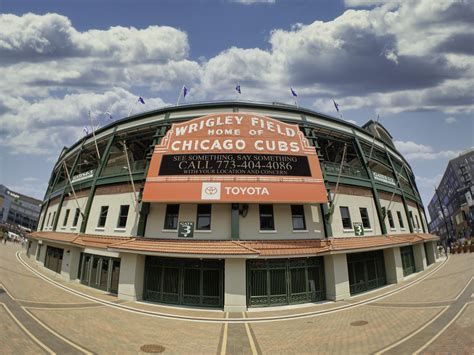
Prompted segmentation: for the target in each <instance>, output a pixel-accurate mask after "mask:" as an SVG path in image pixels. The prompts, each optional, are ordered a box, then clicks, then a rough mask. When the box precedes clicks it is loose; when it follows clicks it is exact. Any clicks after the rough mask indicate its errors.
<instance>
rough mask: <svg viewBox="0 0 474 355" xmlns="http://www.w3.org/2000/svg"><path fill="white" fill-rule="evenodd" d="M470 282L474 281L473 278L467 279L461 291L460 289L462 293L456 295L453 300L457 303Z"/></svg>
mask: <svg viewBox="0 0 474 355" xmlns="http://www.w3.org/2000/svg"><path fill="white" fill-rule="evenodd" d="M472 280H474V276H473V277H471V278H470V279H469V281H468V282H467V284H466V286H464V287H463V289H462V291H461V292H459V293H458V295H457V296H456V298H455V299H454V300H455V301H457V300H458V299H459V297H461V295H462V294H463V293H464V291H466V288H468V287H469V285H470V284H471V282H472Z"/></svg>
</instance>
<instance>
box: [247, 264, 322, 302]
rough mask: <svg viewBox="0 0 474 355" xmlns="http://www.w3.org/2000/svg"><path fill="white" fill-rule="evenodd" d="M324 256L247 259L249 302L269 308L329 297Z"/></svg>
mask: <svg viewBox="0 0 474 355" xmlns="http://www.w3.org/2000/svg"><path fill="white" fill-rule="evenodd" d="M323 264H324V263H323V258H318V257H316V258H297V259H267V260H249V261H247V277H248V283H247V303H248V305H249V307H255V306H256V307H265V306H276V305H285V304H296V303H305V302H315V301H320V300H323V299H324V298H325V285H324V282H325V281H324V267H323Z"/></svg>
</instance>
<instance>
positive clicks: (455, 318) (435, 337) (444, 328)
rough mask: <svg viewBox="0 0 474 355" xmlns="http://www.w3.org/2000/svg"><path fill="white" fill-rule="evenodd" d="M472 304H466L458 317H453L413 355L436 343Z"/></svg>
mask: <svg viewBox="0 0 474 355" xmlns="http://www.w3.org/2000/svg"><path fill="white" fill-rule="evenodd" d="M469 304H470V303H466V304H464V306H462V308H461V309H460V310H459V312H458V313H456V315H455V316H454V317H453V319H451V320H450V321H449V322H448V324H446V325H445V326H444V327H443V328H442V329H441V330H440V331H439V332H438V333H436V335H435V336H434V337H433V338H431V339H430V340H429V341H428V342H427V343H426V344H425V345H423V346H422V347H421V348H419V349H418V350H417V351H415V352H414V353H413V355H417V354H419V353H420V352H421V351H423V350H424V349H426V348H427V347H428V346H429V345H430V344H431V343H432V342H434V341H435V340H436V339H437V338H438V337H439V336H440V335H441V334H443V333H444V332H445V331H446V329H448V327H449V326H450V325H451V324H453V323H454V322H455V321H456V320H457V319H458V318H459V316H460V315H461V314H462V312H464V310H465V309H466V308H467V306H469Z"/></svg>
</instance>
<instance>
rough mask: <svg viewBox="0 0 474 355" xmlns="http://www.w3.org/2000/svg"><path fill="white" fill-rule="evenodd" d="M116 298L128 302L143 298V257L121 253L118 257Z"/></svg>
mask: <svg viewBox="0 0 474 355" xmlns="http://www.w3.org/2000/svg"><path fill="white" fill-rule="evenodd" d="M120 258H121V260H120V277H119V287H118V297H119V298H120V299H123V300H128V301H138V300H141V299H142V298H143V281H144V278H145V255H140V254H129V253H123V254H121V255H120Z"/></svg>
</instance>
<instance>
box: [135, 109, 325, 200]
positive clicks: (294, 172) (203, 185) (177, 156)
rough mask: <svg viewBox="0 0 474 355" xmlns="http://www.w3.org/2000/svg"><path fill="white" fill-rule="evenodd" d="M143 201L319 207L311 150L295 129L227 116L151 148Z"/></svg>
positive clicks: (181, 126) (184, 127)
mask: <svg viewBox="0 0 474 355" xmlns="http://www.w3.org/2000/svg"><path fill="white" fill-rule="evenodd" d="M143 201H146V202H177V203H229V202H247V203H261V202H268V203H324V202H327V197H326V188H325V186H324V181H323V178H322V173H321V167H320V165H319V160H318V156H317V154H316V151H315V149H314V147H311V146H310V145H309V142H308V140H307V139H306V138H305V137H304V135H303V133H302V132H301V131H300V130H299V128H298V125H296V124H287V123H283V122H280V121H278V120H275V119H272V118H269V117H265V116H262V115H258V114H253V113H240V112H239V113H233V112H225V113H219V114H213V115H209V116H204V117H200V118H196V119H193V120H190V121H187V122H183V123H175V124H173V125H172V127H171V129H170V130H169V131H168V132H167V134H166V136H165V137H164V138H163V140H162V142H161V144H158V145H156V146H155V150H154V153H153V156H152V159H151V163H150V167H149V169H148V175H147V179H146V183H145V189H144V194H143Z"/></svg>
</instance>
